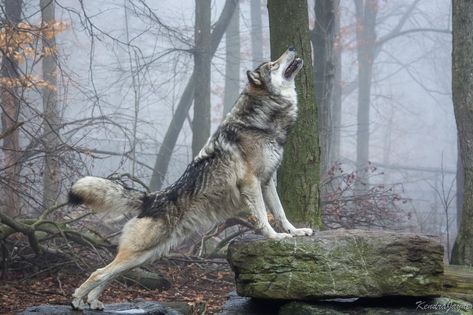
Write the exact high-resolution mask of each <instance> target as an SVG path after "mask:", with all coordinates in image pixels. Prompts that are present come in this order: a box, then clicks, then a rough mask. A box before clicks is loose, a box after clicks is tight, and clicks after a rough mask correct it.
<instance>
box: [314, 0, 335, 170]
mask: <svg viewBox="0 0 473 315" xmlns="http://www.w3.org/2000/svg"><path fill="white" fill-rule="evenodd" d="M338 6H339V1H338V0H336V1H332V0H318V1H315V5H314V11H315V26H314V29H313V31H312V47H313V50H314V82H315V84H314V86H315V101H316V103H317V106H318V108H319V110H318V119H319V139H320V140H319V142H320V170H321V173H322V174H324V173H325V172H326V171H327V170H328V169H329V168H330V165H331V163H332V162H333V158H332V157H331V156H330V155H331V153H332V148H331V147H332V142H333V141H332V138H333V134H332V132H333V126H332V123H333V120H332V107H333V105H332V103H333V101H334V98H333V92H334V91H333V90H334V79H335V55H334V43H335V37H336V29H335V20H336V10H337V8H338Z"/></svg>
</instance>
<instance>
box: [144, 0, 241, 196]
mask: <svg viewBox="0 0 473 315" xmlns="http://www.w3.org/2000/svg"><path fill="white" fill-rule="evenodd" d="M236 3H237V0H227V1H226V2H225V6H224V8H223V10H222V13H221V14H220V17H219V19H218V21H217V23H215V25H214V28H213V31H212V35H211V39H210V55H211V56H213V55H214V54H215V51H216V50H217V47H218V45H219V43H220V41H221V40H222V37H223V34H224V32H225V30H226V28H227V26H228V23H229V22H230V18H231V16H232V15H233V11H234V10H235V7H236ZM195 81H196V79H195V65H194V69H193V70H192V74H191V76H190V78H189V81H188V82H187V85H186V87H185V89H184V92H183V93H182V96H181V99H180V100H179V103H178V105H177V108H176V112H175V113H174V115H173V117H172V119H171V123H170V124H169V127H168V130H167V131H166V134H165V135H164V139H163V143H162V144H161V146H160V147H159V152H158V155H157V157H156V161H155V163H154V169H153V174H152V175H151V181H150V184H149V187H150V189H151V190H159V189H161V187H162V186H163V183H164V178H165V176H166V173H167V170H168V166H169V161H170V160H171V156H172V151H173V149H174V146H175V145H176V141H177V138H178V136H179V132H180V131H181V129H182V125H183V124H184V120H185V119H186V116H187V113H188V112H189V109H190V107H191V105H192V99H193V96H194V88H195V86H194V83H195Z"/></svg>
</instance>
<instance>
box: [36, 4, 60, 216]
mask: <svg viewBox="0 0 473 315" xmlns="http://www.w3.org/2000/svg"><path fill="white" fill-rule="evenodd" d="M54 3H55V2H54V1H51V0H41V1H40V6H41V20H42V25H43V27H47V26H48V25H51V24H52V23H54V22H55V5H54ZM41 40H42V44H43V53H44V55H43V60H42V67H43V80H44V81H45V82H46V83H47V86H45V87H43V89H42V96H43V133H44V137H43V141H44V155H45V156H44V171H43V206H44V207H45V208H46V209H47V208H51V207H52V206H53V205H54V204H56V201H57V199H58V197H59V193H60V188H61V180H60V178H61V169H60V164H59V155H58V147H59V145H60V139H59V126H60V123H61V118H60V115H59V108H58V104H57V64H56V61H57V53H56V36H55V35H54V34H53V35H48V34H47V33H46V32H45V33H43V34H42V38H41Z"/></svg>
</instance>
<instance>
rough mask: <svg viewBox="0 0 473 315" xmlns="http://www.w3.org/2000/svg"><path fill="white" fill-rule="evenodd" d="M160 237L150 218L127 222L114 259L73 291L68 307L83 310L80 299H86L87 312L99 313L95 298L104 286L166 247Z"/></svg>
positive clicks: (160, 230) (160, 229)
mask: <svg viewBox="0 0 473 315" xmlns="http://www.w3.org/2000/svg"><path fill="white" fill-rule="evenodd" d="M163 236H164V229H163V223H162V222H160V221H158V220H153V219H151V218H142V219H138V218H134V219H131V220H130V221H129V222H128V223H127V224H126V225H125V227H124V228H123V233H122V237H121V239H120V246H119V249H118V253H117V256H116V257H115V259H114V260H113V261H112V262H111V263H110V264H108V265H107V266H105V267H104V268H100V269H97V270H96V271H95V272H94V273H92V274H91V275H90V277H89V279H87V281H85V282H84V283H83V284H82V285H81V286H80V287H79V288H77V289H76V290H75V292H74V294H73V296H72V297H73V300H72V306H73V307H74V308H83V307H84V306H85V304H84V303H83V299H84V297H85V296H86V295H87V302H88V303H89V304H90V306H91V308H95V309H102V308H103V304H102V303H101V302H100V301H99V300H98V296H99V295H100V293H102V291H103V290H104V289H105V287H106V286H107V284H108V283H110V281H112V280H113V279H114V278H116V277H117V276H119V275H120V274H122V273H124V272H126V271H127V270H130V269H132V268H135V267H138V266H140V265H142V264H144V263H145V262H146V261H148V260H149V259H151V258H152V257H153V256H154V255H155V254H156V253H162V251H163V250H161V249H160V248H159V246H160V244H163V246H164V244H165V243H166V240H165V239H163Z"/></svg>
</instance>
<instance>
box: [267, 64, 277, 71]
mask: <svg viewBox="0 0 473 315" xmlns="http://www.w3.org/2000/svg"><path fill="white" fill-rule="evenodd" d="M269 68H270V69H271V70H278V69H279V63H272V64H270V65H269Z"/></svg>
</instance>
